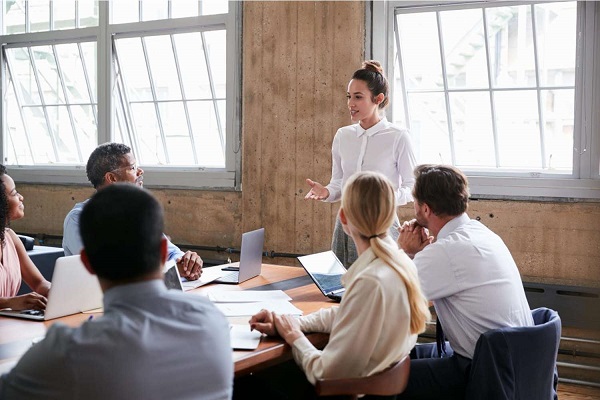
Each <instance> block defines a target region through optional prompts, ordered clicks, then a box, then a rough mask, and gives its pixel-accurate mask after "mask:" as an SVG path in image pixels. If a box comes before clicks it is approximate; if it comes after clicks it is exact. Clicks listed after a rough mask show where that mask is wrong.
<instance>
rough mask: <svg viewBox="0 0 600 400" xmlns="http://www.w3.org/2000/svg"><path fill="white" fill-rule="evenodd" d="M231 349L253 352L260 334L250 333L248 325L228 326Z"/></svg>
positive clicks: (256, 332)
mask: <svg viewBox="0 0 600 400" xmlns="http://www.w3.org/2000/svg"><path fill="white" fill-rule="evenodd" d="M229 335H230V337H231V348H232V349H235V350H254V349H256V348H257V347H258V345H259V344H260V338H261V336H262V334H261V333H260V332H259V331H250V324H244V325H240V324H231V325H229Z"/></svg>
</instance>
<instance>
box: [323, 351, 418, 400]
mask: <svg viewBox="0 0 600 400" xmlns="http://www.w3.org/2000/svg"><path fill="white" fill-rule="evenodd" d="M409 375H410V357H409V356H406V357H404V358H403V359H402V360H400V361H398V362H397V363H395V364H394V365H392V366H391V367H389V368H387V369H385V370H383V371H381V372H379V373H377V374H375V375H371V376H366V377H364V378H348V379H320V380H318V381H317V383H316V385H315V391H316V392H317V395H318V396H336V398H340V397H341V396H344V398H346V397H347V398H348V399H353V400H355V399H358V395H360V394H364V395H367V396H365V397H363V399H386V398H389V399H393V398H395V395H397V394H400V393H402V392H403V391H404V389H406V385H407V384H408V376H409Z"/></svg>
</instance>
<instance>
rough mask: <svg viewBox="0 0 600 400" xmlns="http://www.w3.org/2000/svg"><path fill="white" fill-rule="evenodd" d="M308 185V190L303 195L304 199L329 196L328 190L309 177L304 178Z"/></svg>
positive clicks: (320, 198) (323, 198)
mask: <svg viewBox="0 0 600 400" xmlns="http://www.w3.org/2000/svg"><path fill="white" fill-rule="evenodd" d="M306 183H307V184H308V186H310V190H309V191H308V193H306V196H304V199H305V200H308V199H312V200H325V199H326V198H328V197H329V190H328V189H327V188H326V187H324V186H323V185H321V184H320V183H319V182H315V181H312V180H310V179H307V180H306Z"/></svg>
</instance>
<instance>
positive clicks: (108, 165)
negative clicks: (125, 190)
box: [85, 143, 131, 189]
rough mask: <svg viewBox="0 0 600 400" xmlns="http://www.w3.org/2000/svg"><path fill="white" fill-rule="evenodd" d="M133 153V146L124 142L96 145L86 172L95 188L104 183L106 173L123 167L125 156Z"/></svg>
mask: <svg viewBox="0 0 600 400" xmlns="http://www.w3.org/2000/svg"><path fill="white" fill-rule="evenodd" d="M129 153H131V148H130V147H129V146H127V145H125V144H122V143H104V144H101V145H100V146H98V147H96V149H95V150H94V151H92V154H90V158H88V162H87V165H86V167H85V172H86V173H87V177H88V180H89V181H90V182H91V183H92V185H94V188H96V189H97V188H98V186H100V185H102V184H103V183H104V175H106V173H107V172H110V171H114V170H115V169H117V168H120V167H122V166H123V165H122V164H123V157H124V156H125V155H126V154H129Z"/></svg>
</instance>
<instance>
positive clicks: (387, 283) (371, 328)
mask: <svg viewBox="0 0 600 400" xmlns="http://www.w3.org/2000/svg"><path fill="white" fill-rule="evenodd" d="M387 240H389V248H390V249H391V251H395V252H396V253H397V254H396V259H398V260H399V261H400V262H401V263H402V265H403V266H404V268H413V269H414V268H415V266H414V264H413V262H412V261H411V260H410V259H409V258H408V256H407V255H406V254H404V252H402V251H399V250H398V249H397V245H396V244H395V243H394V242H393V241H392V240H391V239H387ZM342 284H343V285H344V287H345V288H346V292H345V293H344V297H343V299H342V303H341V304H340V306H339V307H331V308H327V309H321V310H319V311H317V312H315V313H312V314H310V315H307V316H305V317H300V318H299V322H300V328H301V329H302V331H303V332H326V333H330V336H329V343H328V344H327V346H325V348H324V349H323V351H320V350H317V349H316V348H315V347H314V346H313V345H312V343H310V341H309V340H308V339H307V338H306V337H305V336H302V337H300V338H298V339H296V340H295V341H294V343H293V346H292V352H293V354H294V359H295V360H296V362H297V363H298V364H299V365H301V366H302V369H303V370H304V372H305V373H306V377H307V378H308V380H309V381H310V382H312V383H313V384H314V383H315V382H316V380H317V379H321V378H357V377H362V376H369V375H373V374H375V373H377V372H380V371H382V370H384V369H386V368H387V367H389V366H390V365H391V364H393V363H394V362H396V361H399V360H401V359H402V358H403V357H404V356H406V355H407V354H408V353H409V352H410V350H411V349H412V348H413V346H414V345H415V343H416V341H417V335H412V334H411V333H410V306H409V304H408V294H407V292H406V286H405V285H404V282H403V280H402V278H401V277H400V275H399V274H398V272H397V271H396V270H394V268H393V267H391V266H389V265H388V264H386V263H385V262H383V261H382V260H381V259H379V258H377V257H376V256H375V253H374V252H373V250H372V249H371V248H369V249H367V250H366V251H365V252H364V253H363V254H361V256H360V257H359V258H358V259H357V260H356V261H355V262H354V264H353V265H352V268H350V269H349V270H348V272H346V273H345V274H344V276H343V277H342Z"/></svg>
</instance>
